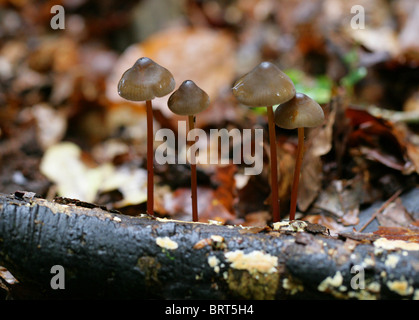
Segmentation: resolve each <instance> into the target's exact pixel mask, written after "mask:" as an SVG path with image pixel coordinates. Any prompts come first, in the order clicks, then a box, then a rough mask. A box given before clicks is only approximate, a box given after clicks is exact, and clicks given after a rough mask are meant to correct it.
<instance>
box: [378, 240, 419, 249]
mask: <svg viewBox="0 0 419 320" xmlns="http://www.w3.org/2000/svg"><path fill="white" fill-rule="evenodd" d="M374 246H375V247H377V248H382V249H385V250H397V249H403V250H408V251H417V250H419V243H414V242H407V241H403V240H388V239H386V238H379V239H377V240H375V241H374Z"/></svg>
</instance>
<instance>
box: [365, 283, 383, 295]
mask: <svg viewBox="0 0 419 320" xmlns="http://www.w3.org/2000/svg"><path fill="white" fill-rule="evenodd" d="M380 289H381V285H380V284H379V283H378V282H375V281H373V282H371V283H370V284H368V286H367V290H368V291H370V292H374V293H379V292H380Z"/></svg>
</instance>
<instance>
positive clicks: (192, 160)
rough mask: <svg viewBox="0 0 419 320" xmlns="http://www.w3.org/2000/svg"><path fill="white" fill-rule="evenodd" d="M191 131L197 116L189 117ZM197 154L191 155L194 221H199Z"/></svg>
mask: <svg viewBox="0 0 419 320" xmlns="http://www.w3.org/2000/svg"><path fill="white" fill-rule="evenodd" d="M188 122H189V131H190V130H193V129H194V128H195V116H194V115H190V116H188ZM196 179H197V178H196V164H195V154H191V198H192V221H194V222H197V221H198V197H197V188H198V187H197V184H196Z"/></svg>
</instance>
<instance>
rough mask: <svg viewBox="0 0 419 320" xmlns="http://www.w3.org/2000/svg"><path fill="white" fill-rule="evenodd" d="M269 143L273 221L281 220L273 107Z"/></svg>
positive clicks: (269, 119) (269, 116)
mask: <svg viewBox="0 0 419 320" xmlns="http://www.w3.org/2000/svg"><path fill="white" fill-rule="evenodd" d="M268 125H269V144H270V148H271V200H272V219H273V222H278V221H279V218H280V216H279V200H278V168H277V166H278V165H277V155H276V134H275V122H274V111H273V107H272V106H269V107H268Z"/></svg>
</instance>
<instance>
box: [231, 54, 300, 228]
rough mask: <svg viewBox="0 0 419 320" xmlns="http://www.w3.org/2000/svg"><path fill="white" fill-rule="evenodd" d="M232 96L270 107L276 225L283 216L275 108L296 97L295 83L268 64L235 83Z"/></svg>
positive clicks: (246, 103) (257, 67)
mask: <svg viewBox="0 0 419 320" xmlns="http://www.w3.org/2000/svg"><path fill="white" fill-rule="evenodd" d="M233 94H234V95H235V97H236V98H237V100H239V102H241V103H242V104H245V105H248V106H250V107H267V112H268V125H269V141H270V153H271V157H270V158H271V199H272V218H273V221H274V222H277V221H279V218H280V216H279V202H278V171H277V170H278V169H277V155H276V147H277V146H276V135H275V123H274V112H273V106H274V105H277V104H281V103H284V102H286V101H288V100H290V99H291V98H292V97H294V95H295V87H294V84H293V83H292V81H291V79H290V78H289V77H288V76H287V75H286V74H285V73H284V72H282V71H281V70H280V69H279V68H278V67H277V66H275V65H274V64H273V63H270V62H266V61H265V62H262V63H260V64H259V65H258V66H256V67H255V68H254V69H253V70H252V71H250V72H249V73H247V74H245V75H244V76H243V77H241V78H240V79H239V80H237V81H236V83H235V84H234V87H233Z"/></svg>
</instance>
